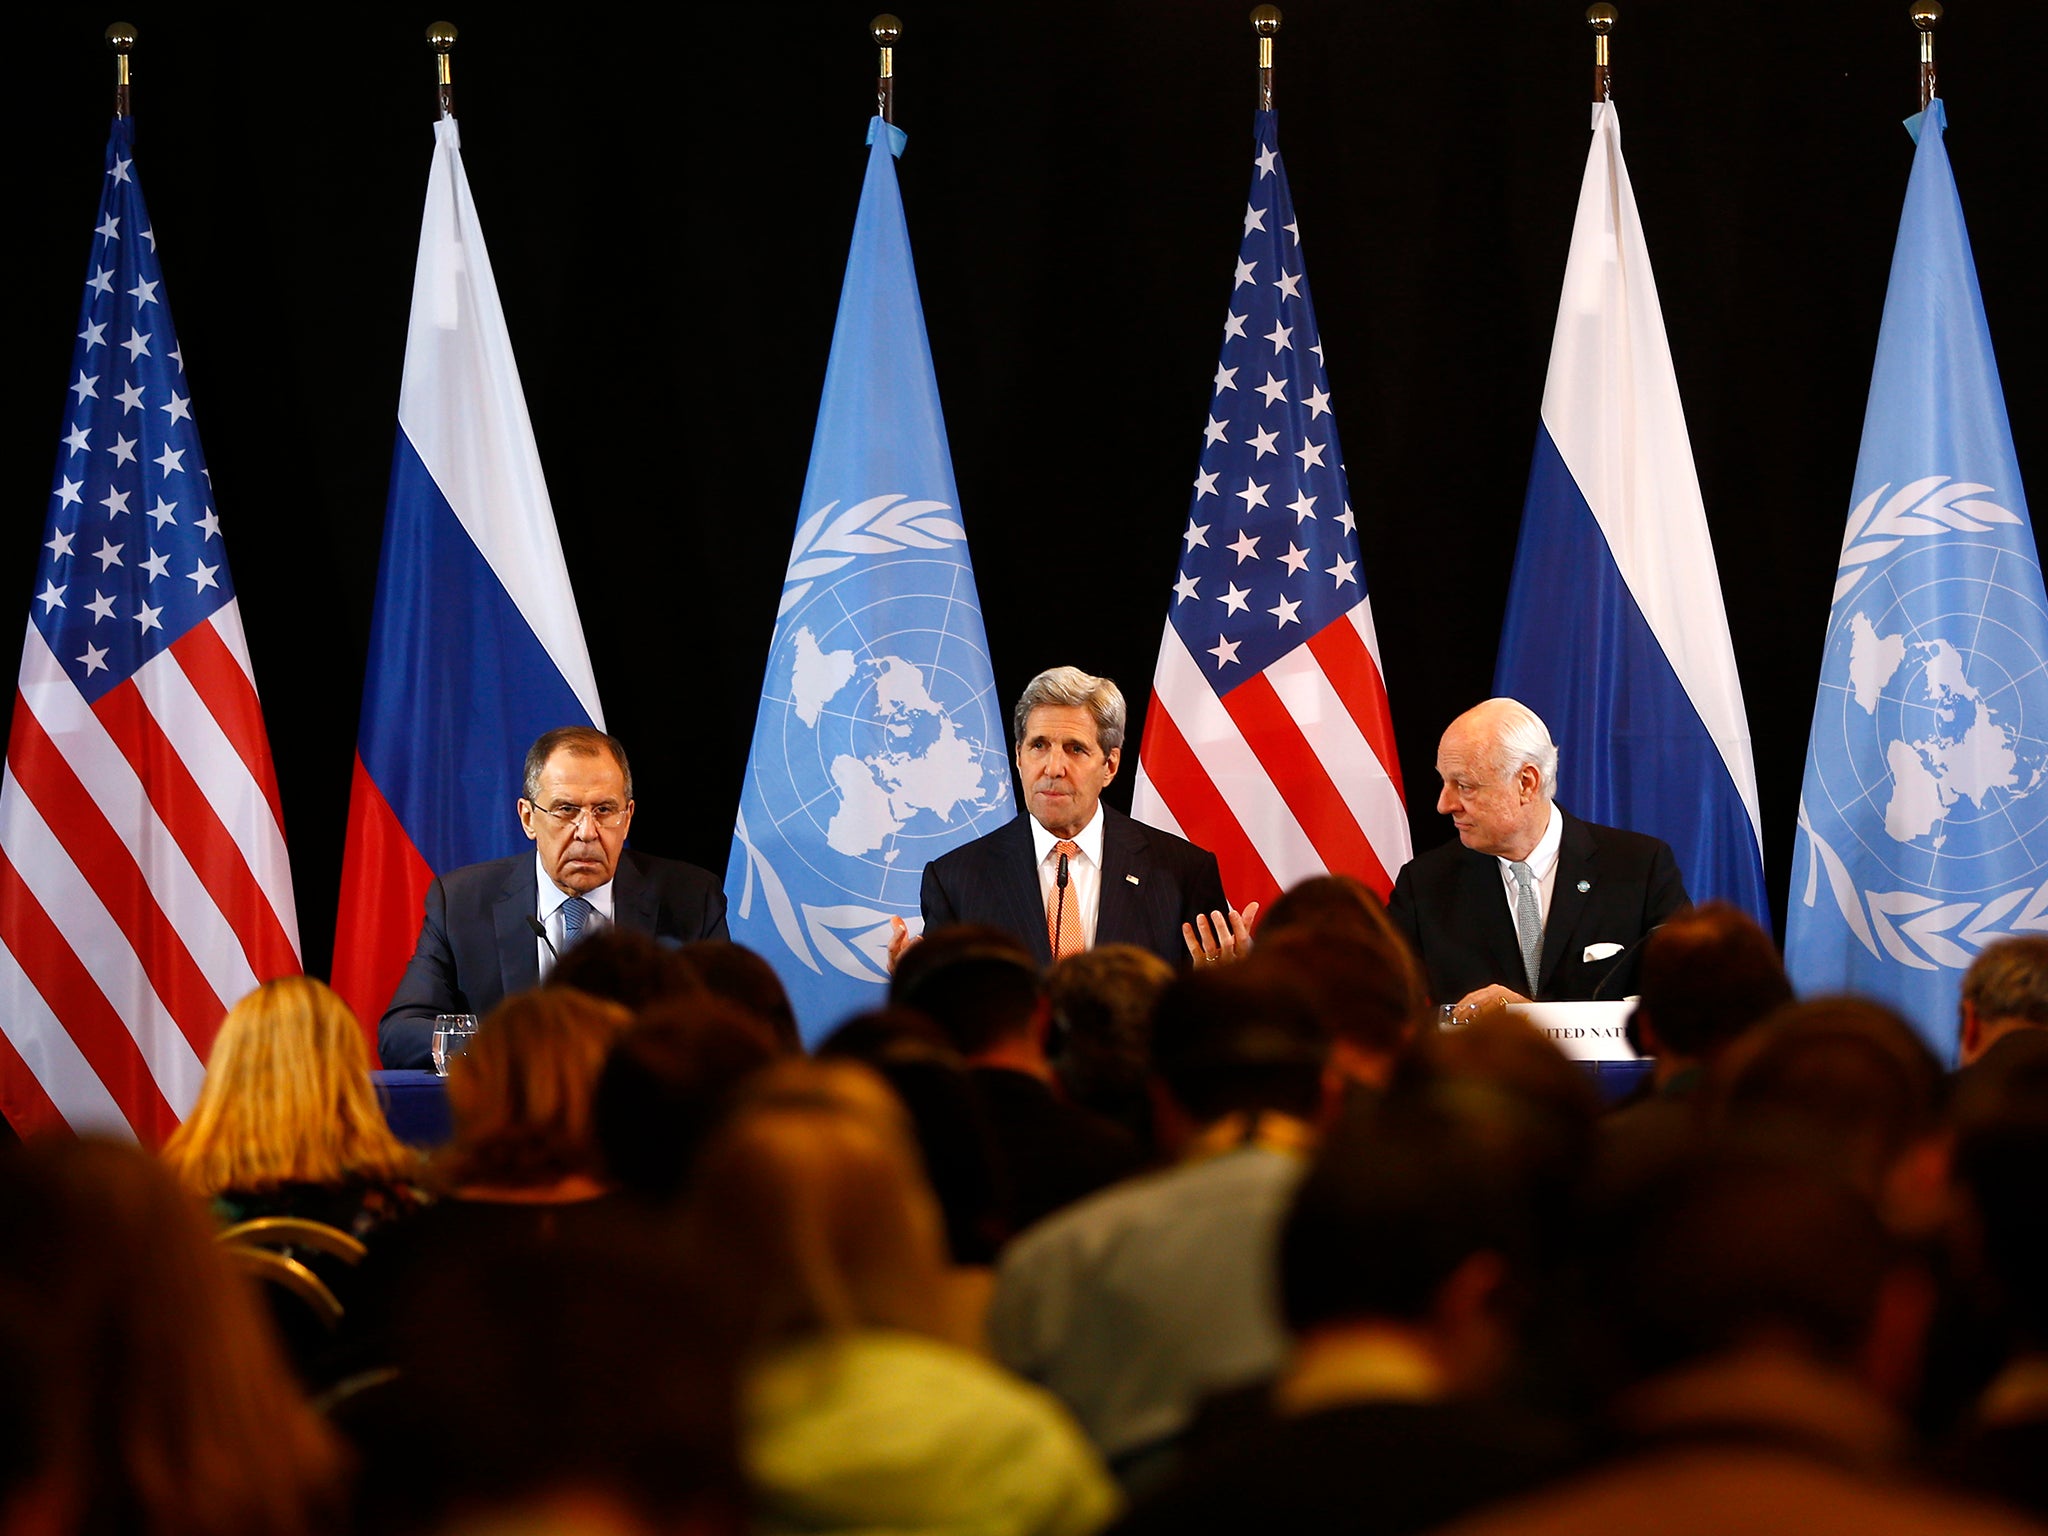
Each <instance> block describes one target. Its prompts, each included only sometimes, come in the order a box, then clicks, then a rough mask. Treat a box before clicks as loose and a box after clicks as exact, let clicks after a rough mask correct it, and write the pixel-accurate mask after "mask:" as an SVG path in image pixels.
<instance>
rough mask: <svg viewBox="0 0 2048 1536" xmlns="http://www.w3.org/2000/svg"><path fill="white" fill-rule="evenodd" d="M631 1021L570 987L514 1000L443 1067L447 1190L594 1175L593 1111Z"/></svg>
mask: <svg viewBox="0 0 2048 1536" xmlns="http://www.w3.org/2000/svg"><path fill="white" fill-rule="evenodd" d="M632 1022H633V1016H632V1014H630V1013H628V1012H627V1011H626V1010H625V1009H624V1008H622V1007H620V1006H619V1005H618V1004H617V1003H608V1002H605V1001H603V1000H602V999H600V998H595V997H592V996H591V995H590V994H589V993H587V992H578V991H577V990H576V989H575V988H573V987H542V988H540V989H539V990H537V991H533V992H520V993H515V994H514V995H513V996H511V997H508V998H506V999H505V1001H504V1002H502V1003H500V1004H498V1006H497V1007H496V1008H493V1009H492V1010H491V1012H490V1014H489V1015H488V1016H487V1017H486V1018H485V1019H484V1021H483V1023H482V1024H481V1025H480V1026H479V1027H478V1029H477V1032H476V1035H475V1037H474V1038H473V1039H471V1041H470V1042H469V1049H468V1050H466V1051H464V1052H463V1053H462V1054H461V1055H460V1056H458V1057H456V1058H455V1060H454V1061H452V1062H450V1063H449V1066H448V1109H449V1113H450V1115H451V1116H452V1117H453V1119H454V1121H455V1139H454V1140H453V1141H452V1142H451V1143H450V1144H449V1146H448V1149H447V1150H446V1151H445V1152H444V1153H443V1154H442V1155H441V1156H440V1157H439V1158H437V1159H436V1160H435V1173H436V1176H437V1177H438V1179H439V1180H440V1182H441V1183H443V1184H444V1185H446V1186H448V1187H450V1188H460V1187H462V1186H464V1185H488V1186H493V1187H497V1188H507V1189H520V1188H532V1187H537V1186H539V1185H543V1184H551V1183H554V1182H555V1181H556V1180H559V1179H563V1178H567V1177H568V1176H569V1175H571V1174H579V1173H580V1174H600V1173H602V1171H603V1168H604V1157H603V1154H602V1152H601V1151H600V1150H599V1148H598V1143H597V1136H596V1132H595V1129H594V1127H593V1116H592V1113H591V1107H592V1104H593V1101H594V1100H595V1098H596V1094H597V1079H598V1074H599V1073H601V1072H602V1071H603V1070H604V1063H605V1057H606V1056H607V1055H608V1054H609V1053H610V1051H611V1047H612V1042H613V1041H615V1040H616V1039H617V1038H618V1037H619V1036H620V1035H621V1034H622V1033H624V1031H625V1029H626V1026H627V1025H629V1024H631V1023H632Z"/></svg>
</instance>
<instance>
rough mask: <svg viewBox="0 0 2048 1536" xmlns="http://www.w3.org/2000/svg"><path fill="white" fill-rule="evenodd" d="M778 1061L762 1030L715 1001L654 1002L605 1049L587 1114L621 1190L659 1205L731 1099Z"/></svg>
mask: <svg viewBox="0 0 2048 1536" xmlns="http://www.w3.org/2000/svg"><path fill="white" fill-rule="evenodd" d="M780 1054H781V1053H780V1052H779V1051H778V1050H777V1049H776V1045H775V1042H774V1041H773V1040H772V1039H771V1038H770V1036H769V1034H768V1029H767V1026H766V1025H764V1024H762V1023H761V1022H760V1021H759V1020H758V1019H756V1018H755V1017H754V1016H753V1015H752V1014H750V1013H747V1012H745V1011H744V1010H742V1009H739V1008H736V1007H734V1006H733V1005H732V1004H730V1003H727V1002H722V1001H719V1000H716V999H699V998H692V999H688V1000H678V1001H673V1002H667V1003H658V1004H656V1005H655V1006H654V1007H652V1008H650V1009H648V1010H646V1011H645V1012H643V1013H642V1014H641V1015H640V1017H639V1018H638V1019H636V1020H635V1021H634V1022H633V1024H632V1025H631V1026H630V1027H629V1028H628V1029H627V1030H626V1032H625V1033H624V1034H622V1035H620V1036H619V1037H618V1039H617V1040H616V1041H614V1042H613V1044H612V1049H611V1054H610V1055H609V1056H607V1057H606V1058H605V1063H604V1070H603V1072H602V1073H601V1074H599V1076H598V1079H597V1093H596V1097H595V1100H594V1106H593V1109H592V1111H591V1113H592V1118H593V1120H594V1122H595V1125H596V1132H597V1142H598V1146H599V1147H600V1148H602V1149H603V1152H604V1161H605V1166H606V1168H607V1169H609V1170H610V1172H611V1176H612V1177H613V1178H614V1179H615V1180H617V1181H618V1183H619V1185H620V1186H621V1187H622V1188H625V1189H629V1190H632V1191H633V1192H634V1193H636V1194H639V1195H641V1196H644V1197H645V1198H647V1199H649V1200H652V1201H655V1202H657V1203H661V1204H666V1203H668V1202H669V1201H672V1200H674V1199H675V1198H676V1197H677V1196H678V1195H680V1194H681V1193H682V1191H683V1188H684V1186H685V1184H686V1183H687V1182H688V1179H689V1172H690V1168H691V1166H692V1164H693V1162H694V1161H695V1159H696V1155H697V1149H698V1148H699V1147H700V1146H701V1145H702V1144H703V1141H704V1138H705V1137H706V1136H707V1135H708V1134H709V1133H710V1131H711V1128H712V1127H713V1126H714V1125H716V1124H717V1122H718V1117H719V1116H720V1115H721V1114H722V1113H723V1112H724V1110H725V1107H726V1104H727V1103H728V1102H729V1100H730V1099H731V1096H732V1093H733V1090H734V1089H735V1088H736V1087H737V1086H738V1085H739V1084H740V1083H741V1082H742V1081H743V1080H744V1079H745V1078H746V1077H747V1076H748V1075H749V1074H750V1073H752V1072H755V1071H758V1070H759V1069H760V1068H762V1067H764V1066H766V1065H767V1064H768V1063H769V1062H771V1061H773V1060H775V1058H776V1057H777V1056H778V1055H780Z"/></svg>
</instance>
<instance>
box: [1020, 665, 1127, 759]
mask: <svg viewBox="0 0 2048 1536" xmlns="http://www.w3.org/2000/svg"><path fill="white" fill-rule="evenodd" d="M1048 705H1050V706H1055V707H1064V708H1067V709H1085V710H1087V711H1088V714H1089V717H1090V718H1091V719H1093V720H1094V722H1095V735H1096V739H1097V741H1098V742H1099V743H1100V744H1101V747H1102V750H1103V751H1104V752H1114V751H1116V749H1117V748H1118V747H1121V746H1122V745H1123V744H1124V721H1125V718H1126V711H1125V709H1124V696H1123V692H1122V690H1121V689H1119V688H1118V687H1117V685H1116V684H1115V683H1113V682H1111V681H1110V680H1109V679H1108V678H1106V677H1095V676H1092V675H1091V674H1089V673H1086V672H1083V671H1082V670H1081V669H1080V668H1079V667H1049V668H1047V669H1046V670H1045V671H1043V672H1041V673H1039V674H1038V676H1036V677H1034V678H1033V679H1031V681H1030V682H1028V683H1026V684H1025V685H1024V692H1023V694H1022V696H1021V697H1019V698H1018V700H1017V712H1016V717H1015V718H1014V719H1013V720H1012V721H1011V722H1010V723H1011V724H1012V725H1013V726H1014V727H1015V728H1016V733H1017V746H1018V748H1019V750H1021V749H1022V748H1023V746H1024V723H1025V722H1026V721H1027V720H1029V719H1030V718H1031V711H1033V710H1034V709H1041V708H1044V707H1046V706H1048Z"/></svg>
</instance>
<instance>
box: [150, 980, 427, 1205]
mask: <svg viewBox="0 0 2048 1536" xmlns="http://www.w3.org/2000/svg"><path fill="white" fill-rule="evenodd" d="M371 1065H372V1063H371V1060H370V1049H369V1044H368V1041H367V1040H366V1039H365V1037H364V1034H363V1026H362V1025H361V1023H359V1022H358V1021H357V1019H356V1016H355V1015H354V1014H353V1013H351V1012H350V1011H349V1007H348V1004H346V1003H344V1002H343V1001H342V1000H341V999H340V998H339V997H337V996H336V995H335V994H334V992H333V991H332V990H331V989H330V988H329V987H328V986H327V984H326V983H325V982H322V981H317V980H315V979H314V978H313V977H311V976H281V977H279V978H278V979H277V980H275V981H268V982H265V983H264V984H263V985H262V986H260V987H258V988H257V989H256V990H255V991H254V992H251V993H250V994H249V995H248V996H247V997H245V998H243V999H242V1000H241V1001H240V1002H238V1003H236V1004H235V1006H234V1007H232V1008H230V1009H229V1010H228V1014H227V1017H226V1018H225V1019H223V1020H222V1021H221V1026H220V1032H219V1033H218V1034H216V1035H215V1036H214V1038H213V1048H212V1049H211V1050H210V1051H209V1052H208V1053H207V1058H206V1079H205V1081H204V1082H202V1083H201V1084H200V1087H199V1098H198V1101H197V1102H196V1103H194V1104H193V1106H192V1112H191V1113H190V1114H189V1115H187V1116H186V1117H185V1122H184V1124H182V1125H180V1126H179V1127H178V1129H177V1130H176V1131H174V1132H173V1133H172V1134H171V1139H170V1141H169V1142H168V1143H166V1144H165V1146H164V1153H163V1155H164V1161H165V1162H166V1163H167V1164H168V1165H169V1167H170V1168H171V1169H172V1171H173V1172H175V1173H176V1174H177V1176H178V1178H179V1180H180V1181H181V1182H182V1183H183V1184H184V1185H185V1187H186V1188H187V1189H189V1190H191V1191H192V1192H193V1193H194V1194H198V1195H205V1196H212V1195H217V1194H219V1193H221V1192H222V1191H223V1190H265V1189H274V1188H276V1187H277V1186H279V1185H281V1184H297V1183H305V1184H340V1183H342V1182H344V1181H345V1180H348V1179H350V1178H364V1179H371V1180H383V1179H394V1178H398V1177H400V1176H402V1175H403V1174H405V1173H406V1172H408V1171H410V1170H411V1169H412V1168H413V1166H414V1164H415V1162H416V1161H417V1159H416V1158H415V1157H414V1155H413V1154H412V1153H411V1152H410V1151H408V1150H407V1148H406V1147H405V1146H404V1145H403V1144H402V1143H401V1142H400V1141H399V1140H398V1138H397V1137H396V1136H394V1135H392V1133H391V1128H390V1126H388V1125H387V1124H386V1123H385V1121H384V1111H383V1109H382V1108H381V1107H380V1106H379V1105H378V1103H377V1093H376V1089H375V1088H374V1087H373V1086H372V1085H371V1081H370V1068H371Z"/></svg>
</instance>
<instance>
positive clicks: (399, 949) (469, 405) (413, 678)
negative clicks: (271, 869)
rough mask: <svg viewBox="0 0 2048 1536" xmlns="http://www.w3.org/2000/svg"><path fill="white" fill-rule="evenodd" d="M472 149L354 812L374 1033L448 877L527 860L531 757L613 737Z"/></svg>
mask: <svg viewBox="0 0 2048 1536" xmlns="http://www.w3.org/2000/svg"><path fill="white" fill-rule="evenodd" d="M603 723H604V716H603V713H602V711H601V710H600V708H599V705H598V699H597V682H596V678H595V677H594V675H593V674H592V672H591V669H590V653H589V651H588V650H587V649H586V648H585V646H584V642H583V626H582V624H581V622H580V621H579V620H578V618H577V615H576V597H575V593H574V592H573V591H571V589H570V586H569V573H568V569H567V567H566V566H565V565H564V564H563V561H562V541H561V537H560V535H559V534H558V533H557V531H556V528H555V514H554V509H553V507H552V506H551V505H550V503H549V501H548V490H547V482H546V480H545V478H544V477H543V476H542V473H541V465H540V454H539V452H538V451H537V450H536V448H535V447H534V441H533V425H532V423H531V422H530V421H529V420H528V418H527V414H526V396H525V394H524V393H523V391H522V390H521V388H520V384H519V368H518V365H517V364H516V363H515V362H514V361H513V357H512V341H511V337H510V336H509V335H508V333H507V332H506V329H505V314H504V311H503V310H502V309H501V308H500V307H499V305H498V288H497V283H496V281H495V280H494V279H493V277H492V275H491V258H490V255H489V253H488V252H487V251H486V250H485V248H484V236H483V229H482V226H481V225H480V224H479V223H478V221H477V215H476V204H475V203H474V201H473V200H472V199H471V197H470V192H469V178H468V177H467V176H466V175H465V174H464V173H463V169H462V139H461V136H460V134H459V133H458V132H457V131H456V125H455V120H454V119H453V118H452V117H446V118H443V119H442V120H441V121H440V122H438V123H436V124H435V125H434V162H433V169H432V171H431V173H430V174H429V176H428V178H427V208H426V216H425V218H424V219H423V220H422V222H421V226H420V255H419V265H418V267H417V268H416V269H415V271H414V274H413V290H412V322H411V326H410V328H409V329H408V331H407V333H406V342H405V377H404V382H403V383H402V384H401V386H400V388H399V399H398V446H397V450H396V452H395V453H394V454H393V456H392V465H391V494H390V498H389V500H388V502H387V503H386V506H385V513H384V548H383V555H382V558H381V560H380V561H379V565H378V571H377V598H376V605H375V608H374V610H373V612H372V616H371V621H370V657H369V669H368V675H367V677H366V679H365V681H364V684H363V713H362V722H361V725H360V726H359V728H358V730H357V735H356V762H355V780H354V784H353V786H352V787H351V790H350V795H349V819H348V843H347V847H346V850H345V852H344V854H343V860H342V875H341V908H340V912H339V914H338V918H337V922H336V928H335V940H334V971H333V976H334V988H335V990H336V991H337V992H339V993H340V994H341V995H342V996H343V997H344V998H345V999H347V1001H348V1004H349V1006H350V1007H352V1008H353V1009H355V1011H356V1015H357V1017H358V1018H360V1019H361V1020H362V1021H363V1025H364V1027H365V1029H367V1030H368V1031H369V1033H370V1036H371V1040H372V1045H373V1048H374V1042H375V1037H376V1027H377V1020H378V1019H379V1017H381V1016H382V1014H383V1012H384V1008H385V1005H386V1004H387V1003H388V1002H389V1001H390V999H391V994H392V993H393V992H394V991H395V990H396V989H397V986H398V981H399V978H400V977H401V976H402V975H403V974H404V971H405V963H406V961H407V960H408V959H409V958H410V957H411V955H412V951H413V945H414V943H415V941H416V940H417V938H418V935H419V926H420V913H421V906H422V902H423V901H424V899H425V897H426V891H427V886H428V885H429V884H430V883H431V882H432V880H433V878H434V876H435V875H437V874H440V873H444V872H446V871H447V870H450V869H454V868H457V867H459V866H461V865H464V864H473V863H476V862H478V861H479V860H483V859H489V858H500V857H503V856H505V855H507V854H510V853H514V852H517V851H518V849H519V847H520V844H521V842H522V836H521V834H520V832H519V823H518V819H517V817H516V815H515V814H514V807H513V801H514V799H515V798H516V796H517V794H518V785H519V775H520V768H521V765H522V763H523V761H524V758H525V754H526V749H527V748H528V747H529V746H530V745H531V744H532V742H533V740H534V738H535V737H537V736H539V735H540V734H541V733H542V732H543V731H547V730H550V729H552V728H553V727H555V726H559V725H584V724H587V725H596V726H598V727H599V728H602V727H603Z"/></svg>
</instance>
